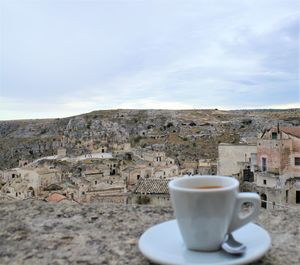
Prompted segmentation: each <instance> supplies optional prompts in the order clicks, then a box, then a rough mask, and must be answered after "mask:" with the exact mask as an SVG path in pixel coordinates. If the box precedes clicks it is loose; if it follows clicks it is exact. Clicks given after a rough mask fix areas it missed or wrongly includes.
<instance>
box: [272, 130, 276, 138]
mask: <svg viewBox="0 0 300 265" xmlns="http://www.w3.org/2000/svg"><path fill="white" fill-rule="evenodd" d="M272 140H277V132H272Z"/></svg>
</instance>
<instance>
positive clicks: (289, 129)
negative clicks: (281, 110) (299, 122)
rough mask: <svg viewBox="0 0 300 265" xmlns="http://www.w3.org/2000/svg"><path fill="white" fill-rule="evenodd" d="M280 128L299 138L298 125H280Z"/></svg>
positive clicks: (299, 128) (299, 129)
mask: <svg viewBox="0 0 300 265" xmlns="http://www.w3.org/2000/svg"><path fill="white" fill-rule="evenodd" d="M280 130H281V131H283V132H285V133H286V134H290V135H293V136H295V137H298V138H300V127H280Z"/></svg>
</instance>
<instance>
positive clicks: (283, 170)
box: [256, 126, 300, 205]
mask: <svg viewBox="0 0 300 265" xmlns="http://www.w3.org/2000/svg"><path fill="white" fill-rule="evenodd" d="M257 167H258V170H257V172H256V184H257V187H258V188H259V193H260V195H261V198H262V199H263V200H264V201H272V202H275V203H279V204H285V203H288V204H291V205H295V204H300V127H279V126H278V127H276V128H271V129H269V130H266V131H265V132H264V133H263V134H262V136H261V137H260V139H259V140H258V142H257Z"/></svg>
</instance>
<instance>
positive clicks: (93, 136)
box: [0, 109, 300, 170]
mask: <svg viewBox="0 0 300 265" xmlns="http://www.w3.org/2000/svg"><path fill="white" fill-rule="evenodd" d="M299 120H300V111H299V109H298V110H297V109H296V110H285V111H282V110H281V111H279V110H278V111H276V110H272V111H270V110H265V111H262V110H260V111H255V110H252V111H250V110H244V111H242V110H239V111H220V110H108V111H94V112H91V113H87V114H83V115H79V116H74V117H69V118H63V119H45V120H24V121H0V170H1V169H4V168H11V167H15V166H17V165H18V160H20V159H27V160H29V161H32V160H34V159H36V158H39V157H42V156H49V155H54V154H56V151H57V149H58V148H59V147H64V148H66V149H67V150H68V152H69V153H70V152H71V153H72V152H73V153H75V154H78V153H80V150H81V149H82V148H84V147H85V146H86V145H87V144H86V143H87V142H93V143H95V144H97V143H100V142H102V141H106V142H107V143H108V144H113V143H125V142H130V143H131V145H132V146H133V147H135V146H141V147H150V148H155V149H160V150H163V151H165V152H167V155H168V156H170V157H173V158H174V159H175V158H176V161H179V162H183V161H185V160H190V161H196V160H197V159H199V158H210V159H216V158H217V146H218V143H220V142H229V143H237V142H239V141H244V142H255V141H256V138H257V135H258V134H259V133H261V132H262V131H263V130H264V129H266V128H270V127H273V126H277V124H278V122H279V123H280V125H281V126H299Z"/></svg>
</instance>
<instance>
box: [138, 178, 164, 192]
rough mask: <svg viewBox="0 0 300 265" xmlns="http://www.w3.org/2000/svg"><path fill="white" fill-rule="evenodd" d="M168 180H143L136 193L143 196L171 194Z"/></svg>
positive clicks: (139, 183)
mask: <svg viewBox="0 0 300 265" xmlns="http://www.w3.org/2000/svg"><path fill="white" fill-rule="evenodd" d="M168 182H169V180H167V179H141V180H140V181H139V182H138V184H137V187H136V189H135V191H134V192H135V193H141V194H169V188H168Z"/></svg>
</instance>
